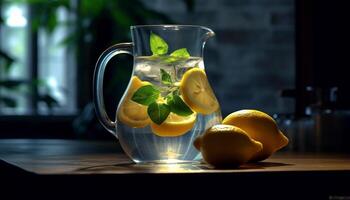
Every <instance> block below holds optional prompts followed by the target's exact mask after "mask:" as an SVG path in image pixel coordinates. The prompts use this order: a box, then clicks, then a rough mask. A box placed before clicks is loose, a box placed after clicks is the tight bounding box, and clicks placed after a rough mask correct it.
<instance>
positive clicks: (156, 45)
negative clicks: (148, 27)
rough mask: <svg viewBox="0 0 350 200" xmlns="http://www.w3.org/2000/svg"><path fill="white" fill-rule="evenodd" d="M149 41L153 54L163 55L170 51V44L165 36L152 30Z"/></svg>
mask: <svg viewBox="0 0 350 200" xmlns="http://www.w3.org/2000/svg"><path fill="white" fill-rule="evenodd" d="M149 41H150V46H151V51H152V53H153V55H157V56H161V55H164V54H166V53H168V44H167V43H166V42H165V41H164V40H163V38H161V37H159V36H158V35H156V34H154V33H153V32H151V36H150V40H149Z"/></svg>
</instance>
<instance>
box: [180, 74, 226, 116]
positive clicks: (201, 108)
mask: <svg viewBox="0 0 350 200" xmlns="http://www.w3.org/2000/svg"><path fill="white" fill-rule="evenodd" d="M180 92H181V94H182V97H183V99H184V101H185V102H186V104H187V105H189V106H190V107H191V109H192V110H194V111H196V112H198V113H201V114H211V113H212V112H214V111H217V110H218V109H219V103H218V101H217V99H216V97H215V95H214V92H213V90H212V89H211V87H210V85H209V82H208V79H207V76H206V75H205V72H204V70H203V69H200V68H193V69H190V70H188V71H187V72H185V74H184V75H183V77H182V80H181V83H180Z"/></svg>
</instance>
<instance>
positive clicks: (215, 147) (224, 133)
mask: <svg viewBox="0 0 350 200" xmlns="http://www.w3.org/2000/svg"><path fill="white" fill-rule="evenodd" d="M194 146H195V147H196V148H197V149H198V150H200V151H201V153H202V156H203V159H204V161H206V162H207V163H209V164H211V165H213V166H216V167H226V166H234V167H237V166H239V165H241V164H243V163H246V162H247V161H248V160H250V159H251V158H252V156H254V155H255V154H256V153H257V152H259V151H261V149H262V144H261V143H260V142H257V141H255V140H253V139H251V138H250V137H249V136H248V134H247V133H246V132H244V131H243V130H242V129H240V128H238V127H235V126H231V125H215V126H212V127H211V128H209V129H208V130H207V131H206V132H205V133H204V134H203V135H202V136H201V137H198V138H197V139H196V140H195V141H194Z"/></svg>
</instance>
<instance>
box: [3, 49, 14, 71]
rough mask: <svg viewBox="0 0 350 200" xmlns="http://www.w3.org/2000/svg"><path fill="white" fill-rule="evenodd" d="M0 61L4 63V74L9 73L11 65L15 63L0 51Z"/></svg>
mask: <svg viewBox="0 0 350 200" xmlns="http://www.w3.org/2000/svg"><path fill="white" fill-rule="evenodd" d="M1 60H3V61H4V68H5V72H9V71H10V68H11V66H12V64H13V63H14V62H15V59H14V58H12V57H11V56H9V55H8V54H7V53H5V52H4V51H1V50H0V61H1ZM0 67H1V65H0Z"/></svg>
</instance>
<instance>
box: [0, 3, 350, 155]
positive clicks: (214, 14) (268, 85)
mask: <svg viewBox="0 0 350 200" xmlns="http://www.w3.org/2000/svg"><path fill="white" fill-rule="evenodd" d="M88 2H95V1H88V0H85V1H84V0H80V1H68V0H65V1H50V2H48V1H36V3H31V1H24V3H26V4H27V5H28V10H29V18H30V19H31V20H32V21H33V22H36V21H37V22H38V23H36V24H29V25H28V26H29V27H28V28H29V30H30V31H29V32H30V34H29V37H28V42H29V43H30V45H29V48H30V51H29V52H30V53H29V57H30V58H31V59H30V62H28V63H27V64H28V65H26V66H23V67H28V68H30V69H31V75H32V77H34V78H35V75H36V73H37V70H38V69H37V62H38V60H37V56H38V55H37V54H36V53H35V52H37V51H38V48H39V47H38V45H37V42H38V40H40V35H39V34H38V29H37V26H39V27H42V28H43V29H44V30H46V31H47V32H49V33H50V31H53V30H55V28H56V27H57V24H55V23H52V22H50V20H45V19H51V18H52V15H53V16H54V15H55V12H56V10H55V9H58V8H61V9H66V10H68V11H69V12H70V13H73V14H72V15H70V17H71V18H72V19H74V20H73V22H74V23H72V24H69V26H70V27H73V28H74V31H73V34H72V35H71V37H70V38H68V39H69V40H67V41H68V42H67V45H69V46H70V48H72V49H74V53H72V55H73V58H74V60H75V64H74V65H73V66H74V67H73V68H72V69H71V70H74V72H75V73H76V81H75V84H74V85H71V87H74V88H76V99H75V101H76V102H75V104H76V112H75V113H74V114H69V115H62V114H61V115H54V114H46V115H41V114H40V113H38V112H36V111H35V110H36V108H37V107H38V105H39V104H40V102H45V103H47V104H50V102H51V103H52V102H54V99H53V100H52V99H50V98H41V94H40V92H38V89H36V87H33V89H32V93H31V94H30V95H29V96H28V98H30V99H31V102H32V103H31V106H32V107H33V108H34V109H33V111H32V112H31V113H27V114H24V115H18V114H6V115H5V114H3V115H1V116H0V138H71V139H73V138H80V139H114V138H113V137H112V136H111V135H109V134H108V133H107V131H105V130H104V129H103V128H102V127H101V125H100V124H99V123H98V121H97V119H96V117H95V115H94V110H93V106H92V88H91V86H92V74H93V70H94V65H95V63H96V61H97V58H98V56H99V55H100V54H101V53H102V52H103V50H105V49H106V48H107V47H109V46H111V45H112V44H115V43H118V42H126V41H130V33H129V26H131V25H137V24H168V23H169V24H196V25H203V26H207V27H209V28H211V29H213V30H214V32H215V33H216V37H215V39H214V40H210V41H208V45H207V47H206V49H205V55H204V56H205V66H206V71H207V74H208V78H209V80H210V83H211V85H212V87H213V89H214V91H215V93H216V95H217V97H218V99H219V101H220V105H221V108H222V113H223V116H226V115H227V114H229V113H231V112H234V111H236V110H239V109H245V108H249V109H258V110H262V111H264V112H267V113H269V114H270V115H272V116H274V117H275V118H276V120H277V121H278V123H279V125H280V127H281V129H282V130H283V131H284V132H285V133H286V134H287V135H288V137H289V138H290V139H291V143H290V145H289V146H288V147H287V148H286V150H290V151H349V146H350V145H348V142H347V139H349V136H348V134H347V132H348V130H349V126H348V125H347V124H348V120H349V117H348V116H349V114H348V109H349V94H347V91H348V90H349V88H348V87H349V86H348V85H349V84H348V80H347V73H346V72H347V67H348V66H349V60H348V55H347V53H348V51H347V48H348V46H349V31H348V30H347V27H346V24H348V21H347V19H348V18H349V15H350V14H348V12H347V8H348V7H347V5H346V3H344V2H345V1H332V2H330V1H323V0H321V1H316V0H309V1H303V0H219V1H209V0H184V1H175V0H167V1H161V0H151V1H139V0H129V1H99V2H100V3H98V5H97V3H96V2H95V4H94V3H92V4H91V3H90V4H91V5H90V4H89V3H88ZM5 3H7V2H6V1H0V5H1V4H5ZM0 7H1V6H0ZM43 10H45V12H41V11H43ZM50 17H51V18H50ZM2 18H3V20H2V21H0V22H2V25H3V24H4V17H2ZM37 24H38V25H37ZM0 27H1V26H0ZM0 31H1V28H0ZM0 42H1V41H0ZM2 52H5V53H6V51H5V50H3V49H2ZM0 59H4V58H2V57H0ZM116 60H118V62H116ZM131 70H132V57H131V56H120V57H119V56H118V57H117V58H116V59H113V61H112V62H111V63H110V64H109V67H108V69H107V71H106V76H105V78H106V80H105V86H106V87H105V100H106V107H107V109H108V113H109V116H110V117H111V118H112V119H114V115H115V109H116V106H117V102H118V100H119V98H120V97H121V95H122V94H123V92H124V89H125V87H126V84H127V82H128V80H129V77H130V73H131ZM0 103H1V102H0ZM54 106H57V105H55V104H53V107H54ZM1 108H2V107H0V109H1ZM58 108H59V105H58Z"/></svg>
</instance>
